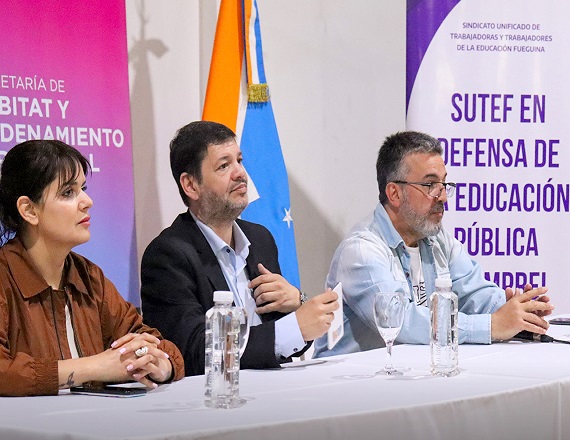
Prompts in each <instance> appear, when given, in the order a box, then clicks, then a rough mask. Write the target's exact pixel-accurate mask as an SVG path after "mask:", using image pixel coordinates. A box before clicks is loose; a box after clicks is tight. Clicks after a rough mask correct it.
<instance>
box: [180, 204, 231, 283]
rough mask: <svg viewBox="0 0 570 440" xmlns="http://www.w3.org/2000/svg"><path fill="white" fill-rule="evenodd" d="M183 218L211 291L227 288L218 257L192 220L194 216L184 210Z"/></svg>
mask: <svg viewBox="0 0 570 440" xmlns="http://www.w3.org/2000/svg"><path fill="white" fill-rule="evenodd" d="M183 220H184V222H185V224H186V226H187V227H188V229H189V234H190V240H191V241H192V244H193V245H194V248H195V249H196V252H197V253H198V256H199V258H200V261H201V262H202V265H203V270H204V273H205V274H206V276H207V277H208V280H209V281H210V284H211V285H212V289H213V291H215V290H229V287H228V283H227V282H226V279H225V278H224V274H223V272H222V269H221V268H220V264H219V263H218V259H217V258H216V255H215V254H214V251H212V248H211V247H210V244H209V243H208V240H206V237H204V234H202V231H200V228H199V227H198V225H197V224H196V222H195V221H194V218H193V217H192V215H191V214H190V213H189V212H186V213H184V215H183Z"/></svg>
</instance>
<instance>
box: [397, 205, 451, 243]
mask: <svg viewBox="0 0 570 440" xmlns="http://www.w3.org/2000/svg"><path fill="white" fill-rule="evenodd" d="M403 202H404V203H403V204H402V206H401V207H400V210H401V213H402V216H404V218H405V219H406V221H407V222H408V224H409V225H410V226H411V227H412V228H413V229H414V231H415V232H416V233H417V234H418V235H419V236H421V237H422V238H425V237H430V236H432V235H437V234H438V233H439V232H440V231H441V229H442V224H441V222H437V223H433V222H431V221H430V220H429V219H428V218H427V217H426V216H424V215H421V214H418V213H417V212H416V211H414V210H413V209H412V207H411V206H410V204H409V203H408V200H407V199H404V200H403ZM442 208H443V203H441V208H440V207H439V204H438V205H436V206H434V208H433V210H432V211H430V214H431V213H432V212H437V211H439V210H440V209H442Z"/></svg>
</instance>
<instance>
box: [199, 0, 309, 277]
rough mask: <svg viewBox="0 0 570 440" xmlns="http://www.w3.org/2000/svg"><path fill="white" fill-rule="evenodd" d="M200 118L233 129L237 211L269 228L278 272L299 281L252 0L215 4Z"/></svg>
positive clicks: (225, 0) (284, 179) (286, 191)
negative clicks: (239, 170)
mask: <svg viewBox="0 0 570 440" xmlns="http://www.w3.org/2000/svg"><path fill="white" fill-rule="evenodd" d="M202 119H204V120H208V121H216V122H220V123H222V124H224V125H226V126H228V127H229V128H231V129H232V130H234V131H235V133H236V135H237V137H238V144H239V145H240V147H241V150H242V152H243V156H244V166H245V169H246V171H247V173H248V176H249V185H248V186H249V189H250V190H249V200H250V204H249V206H248V207H247V209H246V210H245V211H244V212H243V213H242V216H241V217H242V218H243V219H244V220H248V221H251V222H255V223H259V224H262V225H264V226H265V227H266V228H267V229H269V230H270V231H271V233H272V234H273V237H274V238H275V241H276V243H277V247H278V249H279V264H280V266H281V271H282V274H283V276H284V277H285V278H286V279H287V281H289V282H290V283H291V284H293V285H295V286H297V287H299V268H298V264H297V250H296V246H295V234H294V227H293V217H292V213H291V203H290V199H289V183H288V178H287V170H286V168H285V162H284V161H283V155H282V153H281V143H280V142H279V135H278V133H277V126H276V124H275V118H274V117H273V108H272V106H271V101H270V96H269V88H268V86H267V81H266V78H265V71H264V67H263V52H262V46H261V33H260V27H259V16H258V11H257V3H256V2H255V0H242V1H239V2H237V1H235V0H222V2H221V4H220V11H219V14H218V24H217V28H216V37H215V42H214V49H213V53H212V63H211V66H210V75H209V78H208V88H207V91H206V100H205V102H204V112H203V115H202Z"/></svg>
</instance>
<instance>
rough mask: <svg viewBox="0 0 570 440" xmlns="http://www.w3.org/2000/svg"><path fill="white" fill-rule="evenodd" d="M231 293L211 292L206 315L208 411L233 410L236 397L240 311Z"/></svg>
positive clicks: (206, 394)
mask: <svg viewBox="0 0 570 440" xmlns="http://www.w3.org/2000/svg"><path fill="white" fill-rule="evenodd" d="M232 301H233V293H232V292H225V291H216V292H214V307H212V308H211V309H210V310H208V311H207V312H206V359H205V361H206V362H205V375H206V391H205V393H204V403H205V405H206V406H208V407H210V408H235V407H237V406H240V405H241V404H242V401H241V400H240V397H239V349H240V345H239V331H240V319H239V312H240V310H239V308H238V307H232Z"/></svg>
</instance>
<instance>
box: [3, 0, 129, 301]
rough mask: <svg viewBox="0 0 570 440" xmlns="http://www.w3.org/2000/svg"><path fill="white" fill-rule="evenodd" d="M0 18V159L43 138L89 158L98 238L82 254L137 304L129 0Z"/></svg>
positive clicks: (62, 4) (30, 6) (14, 0)
mask: <svg viewBox="0 0 570 440" xmlns="http://www.w3.org/2000/svg"><path fill="white" fill-rule="evenodd" d="M0 24H1V25H0V41H2V44H1V45H0V60H2V61H1V63H0V160H1V159H2V158H3V157H4V155H5V154H6V152H7V151H8V150H9V149H10V148H11V147H13V146H14V145H16V144H17V143H20V142H23V141H25V140H28V139H42V138H43V139H59V140H62V141H64V142H66V143H68V144H70V145H72V146H74V147H76V148H77V149H78V150H79V151H81V153H82V154H83V155H84V156H85V157H86V158H88V159H89V161H90V162H91V165H92V169H93V174H92V176H91V177H90V178H89V177H88V179H87V186H88V193H89V195H90V196H91V197H92V199H93V201H94V206H93V208H92V209H91V216H92V219H91V224H92V225H91V240H90V241H89V242H88V243H86V244H84V245H82V246H79V247H78V248H76V249H75V251H77V252H79V253H81V254H82V255H85V256H86V257H87V258H89V259H90V260H92V261H93V262H95V263H96V264H98V265H99V266H101V268H102V269H103V271H104V272H105V275H106V276H107V277H108V278H109V279H110V280H111V281H113V283H114V284H115V285H116V286H117V288H118V290H119V292H120V293H121V294H122V295H123V296H124V297H125V298H126V299H128V300H129V301H131V302H133V303H134V304H135V305H137V306H138V305H139V303H140V300H139V291H138V271H137V258H136V244H135V219H134V187H133V166H132V144H131V122H130V107H129V83H128V64H127V63H128V59H127V42H126V17H125V3H124V1H123V0H113V1H111V0H91V1H88V2H83V1H74V0H43V1H41V2H38V1H34V0H10V1H4V2H2V15H1V17H0Z"/></svg>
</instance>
